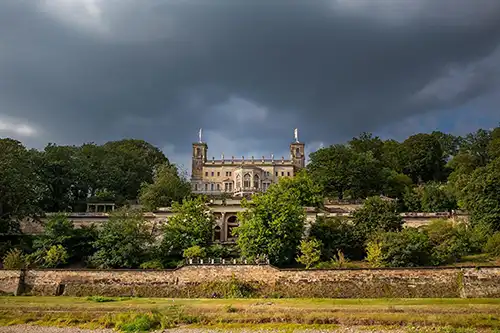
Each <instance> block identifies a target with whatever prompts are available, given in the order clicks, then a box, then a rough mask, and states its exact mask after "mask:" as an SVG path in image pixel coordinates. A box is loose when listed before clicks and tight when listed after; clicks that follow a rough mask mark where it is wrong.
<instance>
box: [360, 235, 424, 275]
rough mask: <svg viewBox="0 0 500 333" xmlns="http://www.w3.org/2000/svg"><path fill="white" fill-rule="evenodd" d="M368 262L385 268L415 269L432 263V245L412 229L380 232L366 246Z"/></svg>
mask: <svg viewBox="0 0 500 333" xmlns="http://www.w3.org/2000/svg"><path fill="white" fill-rule="evenodd" d="M367 251H370V255H369V257H367V260H368V262H370V263H371V264H372V265H382V266H385V267H416V266H425V265H429V264H430V263H431V262H432V245H431V243H430V241H429V237H428V236H427V234H426V233H424V232H420V231H418V230H416V229H413V228H406V229H403V230H402V231H399V232H381V233H378V234H377V235H375V236H374V237H373V238H372V239H370V241H369V242H368V244H367Z"/></svg>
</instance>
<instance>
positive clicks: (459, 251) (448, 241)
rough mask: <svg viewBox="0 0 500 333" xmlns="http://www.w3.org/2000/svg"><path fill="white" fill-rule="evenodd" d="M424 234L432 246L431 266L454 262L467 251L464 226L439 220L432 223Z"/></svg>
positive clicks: (467, 245) (466, 235) (466, 236)
mask: <svg viewBox="0 0 500 333" xmlns="http://www.w3.org/2000/svg"><path fill="white" fill-rule="evenodd" d="M425 232H426V233H427V235H428V237H429V241H430V244H431V246H432V264H433V265H441V264H445V263H451V262H456V261H457V260H459V259H460V258H461V257H462V256H464V255H466V254H467V253H468V251H469V244H468V234H467V232H466V230H465V227H464V226H457V225H454V223H453V222H452V221H450V220H445V219H439V220H434V221H432V222H431V223H430V224H429V225H428V226H427V227H426V228H425Z"/></svg>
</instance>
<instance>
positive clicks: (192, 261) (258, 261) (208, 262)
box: [185, 258, 270, 266]
mask: <svg viewBox="0 0 500 333" xmlns="http://www.w3.org/2000/svg"><path fill="white" fill-rule="evenodd" d="M269 263H270V262H269V259H267V258H260V259H255V260H247V259H242V258H238V259H234V258H233V259H224V258H205V259H199V258H196V259H186V261H185V264H186V265H187V266H190V265H191V266H192V265H269Z"/></svg>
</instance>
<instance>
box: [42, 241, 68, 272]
mask: <svg viewBox="0 0 500 333" xmlns="http://www.w3.org/2000/svg"><path fill="white" fill-rule="evenodd" d="M68 257H69V256H68V252H67V251H66V249H65V248H64V247H63V246H62V245H54V246H52V247H51V248H50V249H49V250H48V251H47V253H46V255H45V258H44V263H43V266H44V267H47V268H55V267H57V266H60V265H63V264H65V263H67V261H68Z"/></svg>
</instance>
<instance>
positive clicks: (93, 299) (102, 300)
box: [86, 296, 117, 303]
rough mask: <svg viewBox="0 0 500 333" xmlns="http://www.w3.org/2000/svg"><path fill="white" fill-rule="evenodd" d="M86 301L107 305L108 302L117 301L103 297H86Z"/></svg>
mask: <svg viewBox="0 0 500 333" xmlns="http://www.w3.org/2000/svg"><path fill="white" fill-rule="evenodd" d="M86 300H87V301H91V302H96V303H108V302H116V301H117V299H115V298H110V297H104V296H88V297H87V298H86Z"/></svg>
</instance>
